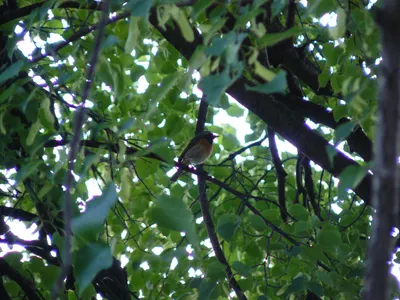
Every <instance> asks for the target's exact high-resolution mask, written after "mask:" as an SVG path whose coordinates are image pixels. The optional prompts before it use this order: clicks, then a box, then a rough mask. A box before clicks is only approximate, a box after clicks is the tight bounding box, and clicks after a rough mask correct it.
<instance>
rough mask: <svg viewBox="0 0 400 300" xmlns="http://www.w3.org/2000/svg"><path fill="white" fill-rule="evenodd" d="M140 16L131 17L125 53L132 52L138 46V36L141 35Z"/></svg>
mask: <svg viewBox="0 0 400 300" xmlns="http://www.w3.org/2000/svg"><path fill="white" fill-rule="evenodd" d="M138 20H139V19H138V18H136V17H130V19H129V32H128V38H127V39H126V42H125V53H131V52H132V51H133V49H135V47H136V43H137V38H138V37H139V23H138Z"/></svg>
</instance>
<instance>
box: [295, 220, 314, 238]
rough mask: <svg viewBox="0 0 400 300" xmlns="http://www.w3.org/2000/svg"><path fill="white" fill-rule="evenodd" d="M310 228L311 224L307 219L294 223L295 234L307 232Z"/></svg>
mask: <svg viewBox="0 0 400 300" xmlns="http://www.w3.org/2000/svg"><path fill="white" fill-rule="evenodd" d="M310 229H311V224H310V223H309V222H308V221H301V220H300V221H298V222H296V223H295V224H294V233H295V234H298V235H299V234H307V231H308V230H310Z"/></svg>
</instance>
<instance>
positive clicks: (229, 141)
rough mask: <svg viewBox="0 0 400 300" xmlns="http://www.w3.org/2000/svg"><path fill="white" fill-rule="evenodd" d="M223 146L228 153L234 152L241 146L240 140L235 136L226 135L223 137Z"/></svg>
mask: <svg viewBox="0 0 400 300" xmlns="http://www.w3.org/2000/svg"><path fill="white" fill-rule="evenodd" d="M222 146H223V147H224V149H225V150H227V151H232V150H235V149H237V148H238V147H239V146H240V143H239V140H238V139H237V137H236V135H234V134H228V133H227V134H224V135H223V137H222Z"/></svg>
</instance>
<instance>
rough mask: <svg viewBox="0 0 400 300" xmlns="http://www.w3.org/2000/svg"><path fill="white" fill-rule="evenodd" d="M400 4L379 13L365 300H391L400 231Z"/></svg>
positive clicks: (390, 0) (388, 1)
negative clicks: (395, 229) (391, 276)
mask: <svg viewBox="0 0 400 300" xmlns="http://www.w3.org/2000/svg"><path fill="white" fill-rule="evenodd" d="M399 11H400V2H399V1H398V0H385V1H383V8H382V9H377V22H378V25H380V27H381V32H382V37H381V41H382V62H381V65H380V67H381V69H382V72H380V74H381V76H380V78H379V83H380V86H379V96H380V97H379V103H378V105H379V113H378V125H377V130H376V148H375V150H376V155H375V167H374V170H373V172H374V182H373V183H374V189H373V203H374V207H375V208H376V214H375V216H374V217H373V223H372V234H371V240H370V243H369V249H368V264H367V272H366V275H365V291H364V294H363V298H364V299H387V298H388V297H389V294H388V290H389V288H388V287H389V261H390V260H391V257H392V254H391V253H392V243H391V241H392V239H393V237H392V230H393V227H399V219H398V216H399V210H400V203H399V201H400V200H399V196H400V195H399V176H400V172H399V165H398V153H399V142H400V136H399V134H400V133H399V128H400V118H399V116H400V89H399V84H398V83H399V82H400V73H399V66H400V47H399V44H398V41H399V40H400V20H399V18H398V12H399Z"/></svg>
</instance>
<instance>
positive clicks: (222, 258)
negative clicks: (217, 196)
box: [196, 99, 247, 300]
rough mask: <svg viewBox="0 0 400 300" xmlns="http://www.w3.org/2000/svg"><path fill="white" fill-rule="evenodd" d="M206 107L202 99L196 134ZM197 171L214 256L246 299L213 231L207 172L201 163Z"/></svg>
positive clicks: (235, 289) (200, 128)
mask: <svg viewBox="0 0 400 300" xmlns="http://www.w3.org/2000/svg"><path fill="white" fill-rule="evenodd" d="M207 109H208V104H207V102H206V101H204V100H203V99H202V100H201V103H200V108H199V113H198V117H197V125H196V134H198V133H200V132H202V131H203V130H204V123H205V121H206V116H207ZM197 172H199V173H198V175H197V178H198V182H199V202H200V208H201V213H202V215H203V220H204V225H205V226H206V230H207V234H208V237H209V238H210V242H211V245H212V247H213V250H214V253H215V257H216V258H217V260H218V261H219V262H220V263H221V264H222V265H224V266H225V273H226V279H227V280H228V283H229V286H230V287H231V288H232V289H233V290H234V291H235V293H236V296H237V297H238V298H239V299H242V300H244V299H247V298H246V296H245V295H244V293H243V291H242V289H241V288H240V286H239V284H238V282H237V281H236V279H235V277H234V276H233V273H232V270H231V267H230V266H229V263H228V261H227V260H226V258H225V255H224V252H223V251H222V249H221V246H220V245H219V241H218V237H217V234H216V233H215V229H214V222H213V220H212V216H211V213H210V204H209V202H208V199H207V193H206V179H207V175H206V174H207V173H205V172H204V169H203V165H199V166H197Z"/></svg>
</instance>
